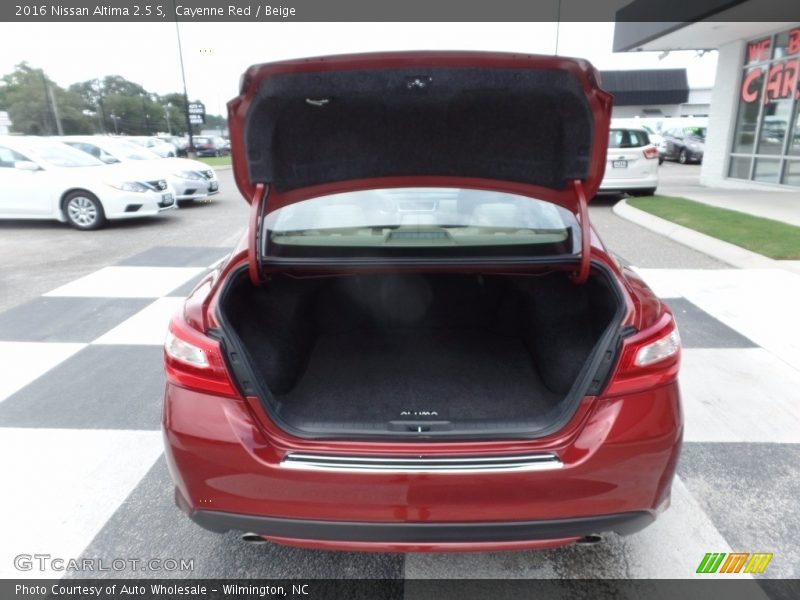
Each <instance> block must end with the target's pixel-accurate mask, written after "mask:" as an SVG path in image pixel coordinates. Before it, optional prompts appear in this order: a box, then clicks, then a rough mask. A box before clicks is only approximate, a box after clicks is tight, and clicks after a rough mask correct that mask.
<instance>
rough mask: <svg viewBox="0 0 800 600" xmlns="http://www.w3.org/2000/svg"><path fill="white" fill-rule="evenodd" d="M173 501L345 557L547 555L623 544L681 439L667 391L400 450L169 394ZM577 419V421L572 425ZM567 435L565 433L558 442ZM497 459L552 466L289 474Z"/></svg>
mask: <svg viewBox="0 0 800 600" xmlns="http://www.w3.org/2000/svg"><path fill="white" fill-rule="evenodd" d="M164 409H165V410H164V436H165V444H166V457H167V463H168V465H169V468H170V472H171V474H172V477H173V480H174V481H175V484H176V499H177V502H178V505H179V506H180V507H181V509H182V510H183V511H184V512H186V513H187V514H188V515H189V516H190V517H191V518H192V519H193V520H194V521H196V522H197V523H198V524H200V525H201V526H203V527H206V528H207V529H211V530H213V531H227V530H229V529H234V530H239V531H243V532H252V533H256V534H258V535H261V536H264V537H267V538H270V539H274V540H275V541H279V542H282V543H290V544H294V545H301V546H305V547H315V548H332V549H342V548H347V549H351V550H373V549H374V550H387V549H391V550H397V551H413V550H436V551H446V550H489V549H496V550H500V549H520V548H534V547H547V546H552V545H558V544H563V543H569V542H572V541H575V540H576V539H578V538H580V537H583V536H585V535H589V534H592V533H603V532H606V531H614V532H617V533H620V534H628V533H633V532H634V531H638V530H639V529H641V528H643V527H645V526H646V525H648V524H649V523H650V522H652V521H653V519H655V517H656V515H657V514H658V513H659V512H660V511H661V510H663V509H664V508H665V507H666V506H667V505H668V503H669V494H670V485H671V482H672V478H673V475H674V473H675V467H676V464H677V459H678V454H679V451H680V445H681V437H682V430H683V425H682V416H681V410H680V403H679V393H678V388H677V384H676V383H671V384H668V385H665V386H662V387H660V388H657V389H654V390H648V391H647V392H643V393H638V394H630V395H627V396H623V397H616V398H606V399H603V398H600V399H586V400H585V401H584V407H583V408H582V409H579V411H578V413H576V417H575V419H574V420H573V422H571V423H570V424H568V425H567V426H566V427H565V428H564V430H562V432H560V433H559V434H555V435H554V436H553V437H552V438H550V439H544V438H542V439H538V440H507V441H502V442H501V441H496V442H471V443H468V442H462V443H457V442H440V443H429V444H411V443H405V444H399V443H388V442H384V443H380V442H374V443H373V442H364V441H361V442H340V441H335V442H334V441H329V442H325V441H310V440H300V439H297V438H291V437H289V436H287V435H286V434H280V430H277V429H272V428H268V429H267V428H265V427H264V425H263V418H264V417H263V414H259V415H255V414H254V412H253V410H254V409H253V406H252V405H251V404H250V403H248V402H245V401H243V400H239V399H233V398H221V397H216V396H212V395H207V394H202V393H198V392H194V391H191V390H187V389H184V388H179V387H176V386H174V385H172V384H168V385H167V393H166V398H165V406H164ZM576 420H577V421H578V422H575V421H576ZM564 432H567V433H564ZM312 450H313V451H315V452H317V453H325V452H327V453H331V454H351V455H352V454H361V455H365V456H369V455H370V454H384V455H386V454H389V453H393V454H397V455H400V454H403V453H404V454H405V455H406V456H409V455H411V453H412V452H413V453H414V454H416V455H419V454H425V455H434V454H439V455H442V454H446V455H451V456H452V455H456V454H460V455H462V456H476V455H482V456H489V455H493V456H502V455H509V454H520V453H524V452H536V451H543V450H547V451H550V452H553V453H555V454H557V455H558V457H559V458H560V459H561V461H562V462H563V467H561V468H559V469H555V470H546V471H534V472H508V473H469V474H467V473H456V474H453V473H435V474H431V473H352V472H309V471H303V470H296V469H291V468H286V467H285V466H282V465H281V462H282V460H283V459H284V458H285V457H286V455H287V454H288V453H290V452H302V451H306V452H310V451H312Z"/></svg>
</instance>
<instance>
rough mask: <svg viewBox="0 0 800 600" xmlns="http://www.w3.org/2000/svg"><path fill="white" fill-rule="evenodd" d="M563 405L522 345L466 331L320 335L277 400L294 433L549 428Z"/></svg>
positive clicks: (486, 333) (483, 332)
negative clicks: (400, 425)
mask: <svg viewBox="0 0 800 600" xmlns="http://www.w3.org/2000/svg"><path fill="white" fill-rule="evenodd" d="M561 398H562V395H560V394H556V393H553V392H551V391H550V390H549V389H547V388H546V387H545V386H544V384H543V383H542V381H541V379H540V377H539V375H538V373H537V371H536V369H535V367H534V364H533V359H532V357H531V354H530V353H529V352H528V349H527V348H526V346H525V344H524V342H523V341H522V340H521V339H520V338H517V337H510V336H504V335H500V334H497V333H493V332H490V331H486V330H463V329H458V330H455V329H401V330H398V329H392V330H378V331H374V330H373V331H358V332H348V333H336V334H330V333H329V334H322V335H320V336H319V337H318V338H317V341H316V344H315V346H314V348H313V350H312V352H311V355H310V357H309V360H308V364H307V366H306V369H305V372H304V373H303V374H302V375H301V377H300V379H299V380H298V382H297V383H296V385H295V386H294V387H293V389H292V390H291V391H289V392H288V393H285V394H282V395H277V396H276V400H278V401H279V402H280V408H279V412H280V414H281V416H282V417H283V418H284V419H285V420H286V421H288V422H289V423H291V424H293V425H295V426H301V425H302V426H304V427H314V425H315V424H316V425H317V426H324V427H325V428H331V427H334V428H336V427H354V426H355V427H358V428H360V429H363V428H369V427H370V426H372V427H379V428H381V429H384V428H385V427H386V425H387V423H388V422H389V421H428V420H433V421H437V420H438V421H452V422H458V423H460V424H462V425H464V424H466V425H467V426H468V423H465V422H469V421H480V423H475V426H476V427H477V426H479V425H480V424H482V425H484V426H485V425H486V421H487V420H491V421H493V422H495V423H496V422H498V421H503V422H505V421H508V422H513V424H514V425H516V426H519V425H520V424H521V423H520V421H523V422H524V423H525V424H526V425H527V426H530V425H531V424H533V423H536V422H539V421H547V420H551V419H552V414H550V415H548V413H552V412H553V411H557V410H558V408H557V405H558V401H559V400H560V399H561ZM404 411H405V412H407V413H411V414H405V415H404V414H403V412H404ZM415 411H424V412H436V413H438V414H436V415H427V416H426V415H423V416H420V415H416V414H414V412H415Z"/></svg>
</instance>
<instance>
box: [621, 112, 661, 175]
mask: <svg viewBox="0 0 800 600" xmlns="http://www.w3.org/2000/svg"><path fill="white" fill-rule="evenodd" d="M662 122H663V119H655V118H653V117H619V118H616V119H612V120H611V126H612V127H617V128H622V129H625V128H631V129H644V130H645V131H646V132H647V135H648V137H649V138H650V143H651V144H653V145H654V146H655V147H656V148H657V149H658V164H659V165H660V164H663V163H664V150H665V148H664V137H663V136H662V135H661V134H660V133H659V131H660V130H659V129H657V127H659V126H661V124H662Z"/></svg>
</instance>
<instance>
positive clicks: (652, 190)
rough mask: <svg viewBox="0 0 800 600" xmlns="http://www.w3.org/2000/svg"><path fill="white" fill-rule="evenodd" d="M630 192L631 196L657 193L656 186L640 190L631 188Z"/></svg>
mask: <svg viewBox="0 0 800 600" xmlns="http://www.w3.org/2000/svg"><path fill="white" fill-rule="evenodd" d="M628 193H629V194H630V195H631V196H652V195H653V194H655V193H656V188H654V187H652V188H639V189H638V190H630V191H628Z"/></svg>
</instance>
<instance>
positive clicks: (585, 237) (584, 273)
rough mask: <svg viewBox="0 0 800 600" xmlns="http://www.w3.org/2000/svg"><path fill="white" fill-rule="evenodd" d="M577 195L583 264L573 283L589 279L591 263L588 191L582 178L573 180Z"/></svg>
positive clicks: (574, 275) (575, 274) (574, 276)
mask: <svg viewBox="0 0 800 600" xmlns="http://www.w3.org/2000/svg"><path fill="white" fill-rule="evenodd" d="M573 186H574V188H575V196H576V197H577V199H578V226H579V227H580V230H581V264H580V266H579V267H578V270H577V271H576V272H575V273H573V274H572V281H573V283H586V281H587V280H588V279H589V264H590V262H589V261H590V260H591V248H592V244H591V231H590V226H589V206H588V203H587V202H586V192H585V191H584V189H583V182H582V181H581V180H580V179H576V180H575V181H573Z"/></svg>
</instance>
